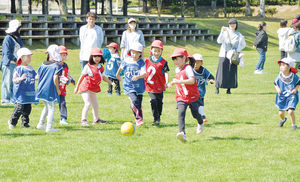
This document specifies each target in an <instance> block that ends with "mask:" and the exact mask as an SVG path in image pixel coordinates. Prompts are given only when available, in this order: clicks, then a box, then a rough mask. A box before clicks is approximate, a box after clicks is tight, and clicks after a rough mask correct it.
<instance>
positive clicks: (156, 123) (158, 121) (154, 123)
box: [151, 119, 160, 126]
mask: <svg viewBox="0 0 300 182" xmlns="http://www.w3.org/2000/svg"><path fill="white" fill-rule="evenodd" d="M159 123H160V119H158V120H154V121H153V123H152V124H151V125H152V126H154V125H156V126H158V125H159Z"/></svg>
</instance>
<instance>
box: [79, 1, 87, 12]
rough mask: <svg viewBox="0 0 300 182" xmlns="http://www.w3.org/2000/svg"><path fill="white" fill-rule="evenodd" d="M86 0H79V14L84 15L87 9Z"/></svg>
mask: <svg viewBox="0 0 300 182" xmlns="http://www.w3.org/2000/svg"><path fill="white" fill-rule="evenodd" d="M86 7H87V6H86V0H81V8H80V14H81V15H86V14H87V11H86V9H87V8H86Z"/></svg>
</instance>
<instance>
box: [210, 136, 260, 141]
mask: <svg viewBox="0 0 300 182" xmlns="http://www.w3.org/2000/svg"><path fill="white" fill-rule="evenodd" d="M208 140H245V141H253V140H257V139H256V138H240V137H228V138H222V137H212V138H211V139H208Z"/></svg>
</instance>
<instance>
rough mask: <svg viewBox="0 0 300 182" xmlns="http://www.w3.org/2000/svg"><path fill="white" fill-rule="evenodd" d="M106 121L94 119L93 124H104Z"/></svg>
mask: <svg viewBox="0 0 300 182" xmlns="http://www.w3.org/2000/svg"><path fill="white" fill-rule="evenodd" d="M106 123H107V121H104V120H102V119H98V120H97V121H94V122H93V124H106Z"/></svg>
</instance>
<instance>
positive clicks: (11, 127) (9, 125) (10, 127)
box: [8, 120, 16, 130]
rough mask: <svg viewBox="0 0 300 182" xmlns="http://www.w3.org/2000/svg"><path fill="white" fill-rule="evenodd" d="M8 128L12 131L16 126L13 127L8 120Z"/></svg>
mask: <svg viewBox="0 0 300 182" xmlns="http://www.w3.org/2000/svg"><path fill="white" fill-rule="evenodd" d="M8 127H9V129H11V130H12V129H13V128H14V127H16V126H15V125H12V124H11V122H10V120H8Z"/></svg>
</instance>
